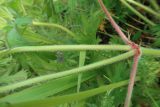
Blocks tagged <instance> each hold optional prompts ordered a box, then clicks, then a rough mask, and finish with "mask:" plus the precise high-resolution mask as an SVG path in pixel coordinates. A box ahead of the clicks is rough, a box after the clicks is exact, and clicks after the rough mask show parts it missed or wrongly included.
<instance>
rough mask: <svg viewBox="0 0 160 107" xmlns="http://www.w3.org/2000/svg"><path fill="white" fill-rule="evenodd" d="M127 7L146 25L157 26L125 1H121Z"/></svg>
mask: <svg viewBox="0 0 160 107" xmlns="http://www.w3.org/2000/svg"><path fill="white" fill-rule="evenodd" d="M120 1H121V2H122V3H123V4H124V5H125V6H126V7H128V8H129V9H130V10H131V11H132V12H133V13H135V14H136V15H137V16H138V17H140V18H141V19H143V20H144V21H145V22H146V23H148V24H149V25H152V26H155V25H156V24H155V23H154V22H152V21H151V20H149V19H148V18H146V17H145V16H143V15H142V14H141V13H140V12H138V11H137V10H135V9H134V8H133V7H132V6H131V5H130V4H128V3H127V2H126V1H125V0H120Z"/></svg>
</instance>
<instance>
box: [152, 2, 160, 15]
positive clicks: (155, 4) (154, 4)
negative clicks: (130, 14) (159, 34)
mask: <svg viewBox="0 0 160 107" xmlns="http://www.w3.org/2000/svg"><path fill="white" fill-rule="evenodd" d="M150 3H151V5H152V6H153V8H154V9H155V10H156V11H158V12H160V7H159V5H158V4H157V1H156V0H150Z"/></svg>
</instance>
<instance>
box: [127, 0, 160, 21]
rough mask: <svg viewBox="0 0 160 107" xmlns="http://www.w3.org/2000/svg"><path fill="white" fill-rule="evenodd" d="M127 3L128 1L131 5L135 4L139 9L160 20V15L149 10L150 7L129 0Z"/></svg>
mask: <svg viewBox="0 0 160 107" xmlns="http://www.w3.org/2000/svg"><path fill="white" fill-rule="evenodd" d="M127 1H128V2H129V3H132V4H134V5H136V6H138V7H140V8H142V9H144V10H146V11H147V12H149V13H151V14H153V15H155V16H156V17H157V18H160V13H157V12H155V11H154V10H152V9H151V8H149V7H147V6H145V5H143V4H141V3H139V2H136V1H134V0H127Z"/></svg>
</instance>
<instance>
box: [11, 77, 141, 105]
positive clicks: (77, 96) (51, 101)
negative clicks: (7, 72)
mask: <svg viewBox="0 0 160 107" xmlns="http://www.w3.org/2000/svg"><path fill="white" fill-rule="evenodd" d="M139 80H140V78H139V77H137V78H136V80H135V81H139ZM128 81H129V80H124V81H120V82H117V83H112V84H110V85H105V86H101V87H99V88H95V89H91V90H87V91H83V92H80V93H74V94H69V95H63V96H57V97H52V98H47V99H44V100H36V101H28V102H22V103H17V104H11V106H10V107H22V106H23V107H35V105H38V107H51V106H57V105H60V104H64V103H70V102H73V101H79V100H83V99H87V98H89V97H92V96H95V95H98V94H101V93H104V92H106V91H108V90H114V89H116V88H119V87H123V86H125V85H127V84H128Z"/></svg>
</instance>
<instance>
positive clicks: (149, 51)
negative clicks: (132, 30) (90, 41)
mask: <svg viewBox="0 0 160 107" xmlns="http://www.w3.org/2000/svg"><path fill="white" fill-rule="evenodd" d="M85 50H90V51H100V50H101V51H106V50H108V51H109V50H114V51H129V50H131V48H130V46H127V45H50V46H23V47H16V48H12V49H6V50H1V51H0V57H2V56H3V55H8V54H14V53H22V52H55V51H85ZM141 51H142V53H143V55H151V56H160V50H159V49H150V48H143V47H141Z"/></svg>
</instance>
